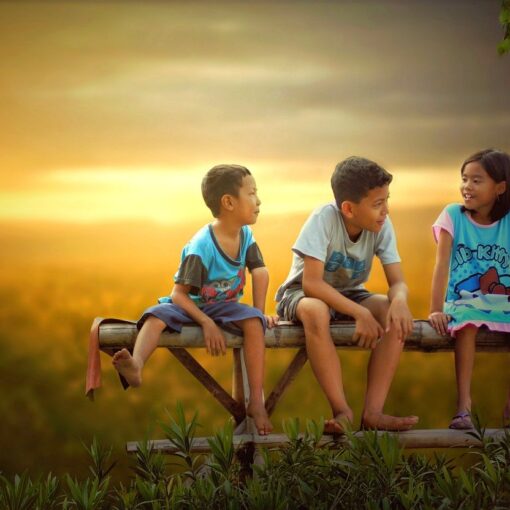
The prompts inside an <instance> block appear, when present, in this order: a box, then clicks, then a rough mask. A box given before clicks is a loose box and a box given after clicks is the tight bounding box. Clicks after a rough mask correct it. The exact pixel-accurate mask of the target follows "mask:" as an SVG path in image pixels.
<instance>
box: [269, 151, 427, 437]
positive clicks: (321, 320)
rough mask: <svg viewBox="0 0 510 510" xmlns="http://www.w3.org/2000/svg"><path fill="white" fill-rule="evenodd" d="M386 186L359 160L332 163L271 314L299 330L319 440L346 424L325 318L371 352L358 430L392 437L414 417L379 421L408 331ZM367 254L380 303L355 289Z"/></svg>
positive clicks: (366, 269) (375, 168) (386, 179)
mask: <svg viewBox="0 0 510 510" xmlns="http://www.w3.org/2000/svg"><path fill="white" fill-rule="evenodd" d="M391 180H392V176H391V174H389V173H388V172H387V171H386V170H384V169H383V168H381V167H380V166H379V165H378V164H376V163H374V162H372V161H369V160H367V159H364V158H360V157H351V158H348V159H346V160H345V161H342V162H341V163H338V165H337V166H336V168H335V171H334V173H333V176H332V178H331V185H332V188H333V193H334V196H335V203H330V204H327V205H324V206H322V207H319V208H318V209H316V210H315V211H314V212H313V213H312V214H311V216H310V217H309V218H308V220H307V221H306V223H305V224H304V226H303V228H302V229H301V232H300V234H299V236H298V238H297V240H296V242H295V244H294V246H293V247H292V250H293V260H292V266H291V269H290V272H289V275H288V277H287V280H286V281H285V282H284V283H283V285H282V286H281V287H280V288H279V289H278V292H277V294H276V300H277V301H278V305H277V312H278V315H279V316H280V317H282V318H283V319H284V320H289V321H295V320H298V321H300V322H301V323H302V324H303V327H304V330H305V336H306V349H307V353H308V358H309V360H310V364H311V366H312V370H313V372H314V374H315V377H316V378H317V380H318V382H319V384H320V386H321V387H322V389H323V391H324V393H325V395H326V398H327V399H328V401H329V404H330V406H331V409H332V412H333V419H331V420H327V421H326V423H325V430H324V432H325V433H330V434H334V433H342V432H343V431H344V430H345V427H346V425H347V423H348V422H349V423H350V422H352V421H353V413H352V410H351V408H350V407H349V404H348V403H347V399H346V397H345V393H344V388H343V383H342V372H341V366H340V360H339V358H338V356H337V352H336V348H335V345H334V343H333V340H332V338H331V333H330V329H329V323H330V320H332V319H333V320H348V319H350V320H352V319H354V320H355V322H356V325H355V332H354V337H353V339H354V340H355V341H357V342H358V345H359V346H361V347H364V348H370V349H372V354H371V356H370V361H369V364H368V374H367V391H366V395H365V403H364V409H363V415H362V419H361V425H362V427H363V428H374V429H379V430H394V431H398V430H408V429H410V428H412V427H413V426H414V425H415V424H416V423H417V422H418V417H416V416H406V417H397V416H390V415H386V414H383V407H384V403H385V400H386V397H387V395H388V391H389V389H390V385H391V381H392V379H393V376H394V374H395V371H396V369H397V365H398V361H399V358H400V353H401V351H402V348H403V344H404V340H405V339H406V337H407V336H408V335H409V334H410V333H411V332H412V329H413V319H412V316H411V313H410V311H409V308H408V305H407V286H406V284H405V282H404V277H403V274H402V270H401V267H400V258H399V255H398V252H397V246H396V239H395V233H394V230H393V226H392V224H391V222H390V219H389V217H388V197H389V184H390V182H391ZM374 255H377V256H378V257H379V259H380V260H381V262H382V264H383V268H384V273H385V276H386V280H387V282H388V286H389V290H388V295H387V296H383V295H379V294H372V293H370V292H368V291H367V290H366V289H365V287H364V286H363V284H364V282H366V281H367V279H368V276H369V274H370V269H371V266H372V260H373V258H374Z"/></svg>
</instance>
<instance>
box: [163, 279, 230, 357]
mask: <svg viewBox="0 0 510 510" xmlns="http://www.w3.org/2000/svg"><path fill="white" fill-rule="evenodd" d="M190 290H191V286H190V285H181V284H180V283H176V284H175V285H174V288H173V290H172V303H174V304H175V305H177V306H180V307H181V308H182V309H183V310H184V311H185V312H186V313H187V314H188V315H189V316H190V317H191V318H192V319H193V320H194V321H195V322H196V323H197V324H199V325H200V326H201V327H202V331H203V334H204V342H205V346H206V349H207V352H208V353H209V354H211V355H213V356H217V355H219V354H226V352H227V348H226V347H227V346H226V344H225V337H224V336H223V333H222V332H221V329H220V328H219V327H218V326H217V325H216V323H215V322H214V321H213V320H212V319H211V318H210V317H209V316H208V315H206V314H205V313H204V312H202V310H200V308H198V306H197V305H196V304H195V303H194V301H193V300H192V299H191V298H190V297H189V293H190Z"/></svg>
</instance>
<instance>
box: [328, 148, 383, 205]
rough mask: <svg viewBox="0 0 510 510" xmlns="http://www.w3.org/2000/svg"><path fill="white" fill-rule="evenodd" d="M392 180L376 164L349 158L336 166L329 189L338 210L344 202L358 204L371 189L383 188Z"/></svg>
mask: <svg viewBox="0 0 510 510" xmlns="http://www.w3.org/2000/svg"><path fill="white" fill-rule="evenodd" d="M392 179H393V176H392V175H391V174H390V173H389V172H387V171H386V170H385V169H384V168H383V167H381V166H379V165H378V164H377V163H374V162H373V161H370V160H369V159H365V158H360V157H358V156H351V157H350V158H347V159H344V160H343V161H340V163H338V164H337V165H336V167H335V171H334V172H333V175H332V176H331V187H332V188H333V194H334V195H335V201H336V204H337V206H338V207H339V208H340V207H341V205H342V202H344V201H345V200H349V201H351V202H355V203H359V202H360V201H361V200H362V198H363V197H366V196H367V195H368V192H369V191H370V190H371V189H373V188H380V187H382V186H385V185H386V184H389V183H390V182H391V180H392Z"/></svg>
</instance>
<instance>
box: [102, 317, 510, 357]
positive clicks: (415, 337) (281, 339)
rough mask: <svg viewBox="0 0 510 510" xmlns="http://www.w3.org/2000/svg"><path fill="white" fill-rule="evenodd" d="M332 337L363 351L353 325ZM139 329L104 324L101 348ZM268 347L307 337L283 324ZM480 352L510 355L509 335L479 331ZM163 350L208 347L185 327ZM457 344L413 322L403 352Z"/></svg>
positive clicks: (232, 343) (271, 332)
mask: <svg viewBox="0 0 510 510" xmlns="http://www.w3.org/2000/svg"><path fill="white" fill-rule="evenodd" d="M330 329H331V336H332V338H333V341H334V343H335V345H336V346H337V347H339V348H348V349H360V348H359V347H358V346H357V345H356V343H355V342H353V340H352V335H353V333H354V323H353V322H333V323H331V326H330ZM136 335H137V329H136V326H135V324H134V323H132V322H128V321H124V322H108V321H105V322H104V323H102V324H101V325H100V327H99V345H100V347H101V349H102V350H105V351H106V350H118V349H122V348H123V347H127V348H129V347H132V346H133V345H134V343H135V339H136ZM224 335H225V340H226V342H227V347H230V348H238V347H242V344H243V339H242V338H241V337H238V336H236V335H233V334H231V333H228V332H224ZM265 340H266V347H268V348H283V347H293V348H299V347H304V346H305V336H304V331H303V328H302V326H301V325H298V324H295V323H290V322H280V323H279V325H278V326H276V327H274V328H272V329H268V330H266V337H265ZM476 343H477V351H483V352H508V351H510V333H497V332H490V331H488V330H485V329H480V330H479V332H478V335H477V339H476ZM159 345H160V347H185V348H199V347H202V348H203V347H205V345H204V341H203V338H202V329H201V328H200V327H199V326H184V327H183V328H182V332H181V333H169V332H164V333H163V334H162V335H161V338H160V341H159ZM453 346H454V341H453V339H452V338H451V337H443V336H441V335H439V334H438V333H436V332H435V330H434V329H433V328H432V327H431V326H430V324H429V323H428V321H424V320H416V321H414V330H413V333H412V335H411V336H410V337H409V338H408V339H407V340H406V342H405V346H404V350H406V351H421V352H442V351H452V350H453Z"/></svg>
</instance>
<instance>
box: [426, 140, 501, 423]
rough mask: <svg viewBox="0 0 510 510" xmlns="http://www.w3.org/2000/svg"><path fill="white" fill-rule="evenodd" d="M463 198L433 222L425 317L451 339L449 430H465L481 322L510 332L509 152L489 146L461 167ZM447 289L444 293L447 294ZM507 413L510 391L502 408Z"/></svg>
mask: <svg viewBox="0 0 510 510" xmlns="http://www.w3.org/2000/svg"><path fill="white" fill-rule="evenodd" d="M461 177H462V182H461V185H460V191H461V194H462V201H463V204H462V205H460V204H450V205H448V206H446V207H445V208H444V209H443V211H442V212H441V214H440V215H439V217H438V219H437V220H436V222H435V223H434V225H433V227H432V228H433V232H434V237H435V240H436V242H437V255H436V265H435V268H434V274H433V277H432V299H431V307H430V315H429V321H430V323H431V325H432V326H433V327H434V329H435V330H436V331H437V332H438V333H441V334H443V335H446V334H450V335H451V336H453V337H454V338H455V373H456V377H457V411H456V414H455V416H454V417H453V419H452V421H451V423H450V428H452V429H470V428H472V426H473V425H472V422H471V415H470V412H471V377H472V373H473V364H474V358H475V338H476V333H477V331H478V328H480V327H486V328H488V329H490V330H492V331H502V332H510V214H509V210H510V156H509V155H508V154H506V153H505V152H502V151H498V150H494V149H487V150H483V151H480V152H477V153H476V154H473V155H472V156H471V157H469V158H468V159H466V161H465V162H464V164H463V165H462V167H461ZM445 290H446V299H445ZM503 415H504V418H505V421H508V420H509V419H510V394H509V397H508V400H507V403H506V406H505V409H504V413H503Z"/></svg>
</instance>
